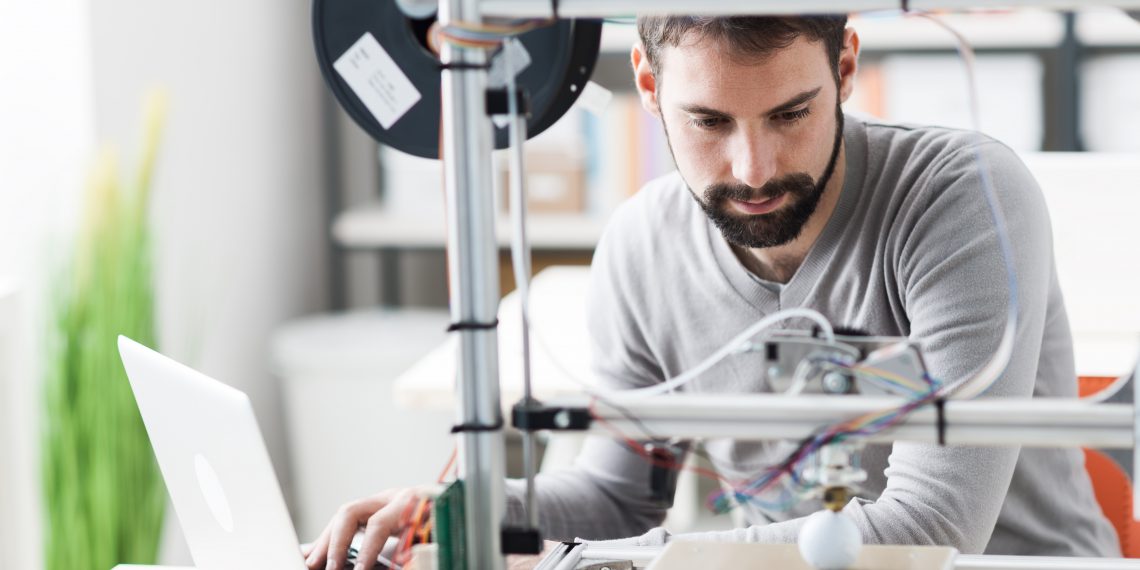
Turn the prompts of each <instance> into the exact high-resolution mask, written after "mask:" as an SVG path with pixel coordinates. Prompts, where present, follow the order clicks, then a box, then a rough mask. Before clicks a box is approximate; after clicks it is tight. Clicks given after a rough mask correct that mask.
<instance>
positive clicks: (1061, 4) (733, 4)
mask: <svg viewBox="0 0 1140 570" xmlns="http://www.w3.org/2000/svg"><path fill="white" fill-rule="evenodd" d="M553 5H554V3H553V2H544V1H541V0H481V2H480V8H481V11H482V13H483V14H484V15H485V16H498V17H513V18H548V17H550V16H551V15H552V6H553ZM1001 5H1002V7H1003V8H1019V7H1024V8H1045V9H1050V10H1076V9H1082V8H1091V7H1094V6H1111V7H1117V8H1130V9H1136V8H1140V0H1003V1H1002V2H1001ZM557 6H558V15H559V16H561V17H566V18H610V17H620V16H630V15H633V14H637V13H640V12H645V13H654V14H664V13H673V14H702V15H727V14H773V15H776V14H826V13H853V12H867V11H874V10H892V9H899V8H901V7H902V6H903V2H901V1H900V0H748V1H744V0H558V2H557ZM909 6H910V8H911V9H912V10H936V9H937V10H962V9H967V8H992V3H990V2H987V1H985V0H910V2H909Z"/></svg>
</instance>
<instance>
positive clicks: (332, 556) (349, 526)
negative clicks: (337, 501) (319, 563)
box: [325, 499, 383, 570]
mask: <svg viewBox="0 0 1140 570" xmlns="http://www.w3.org/2000/svg"><path fill="white" fill-rule="evenodd" d="M381 506H383V503H382V502H380V501H377V500H375V499H365V500H363V501H358V502H355V503H350V504H348V505H345V506H344V507H341V509H340V510H339V511H337V514H336V516H335V517H334V518H333V521H332V524H331V525H330V527H331V530H330V532H329V546H328V549H327V552H328V558H327V559H326V562H325V568H326V569H327V570H339V569H341V568H344V562H345V560H347V559H348V547H349V545H351V544H352V537H353V536H354V535H356V531H357V530H358V529H359V528H360V525H361V524H362V523H364V521H366V520H368V517H369V516H371V515H372V513H374V512H376V511H377V510H378V509H379V508H380V507H381Z"/></svg>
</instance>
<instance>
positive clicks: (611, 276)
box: [507, 197, 683, 540]
mask: <svg viewBox="0 0 1140 570" xmlns="http://www.w3.org/2000/svg"><path fill="white" fill-rule="evenodd" d="M637 203H638V201H637V198H636V197H635V198H634V199H633V200H631V201H629V202H626V203H625V204H624V205H623V206H622V207H621V208H619V209H618V211H617V212H615V213H614V215H613V218H612V219H611V221H610V224H609V225H608V226H607V230H606V232H605V234H604V235H603V236H602V239H601V240H600V242H599V245H598V248H597V250H596V252H595V255H594V259H593V263H592V264H591V271H590V287H589V291H588V298H589V302H588V311H589V313H588V315H587V325H588V328H589V334H590V338H591V348H592V364H591V368H592V371H593V372H594V376H595V381H596V382H597V384H598V385H599V386H600V387H602V388H603V389H629V388H636V387H640V386H648V385H650V384H656V383H660V382H662V381H663V377H662V372H661V369H660V367H659V366H658V365H657V360H656V359H655V358H654V356H653V355H652V354H651V351H650V349H649V348H648V344H647V342H646V340H645V338H644V337H643V336H642V334H641V330H644V329H643V328H642V327H641V326H639V325H638V322H639V316H638V315H636V314H634V313H633V312H632V311H633V310H634V309H633V308H632V307H634V306H635V305H636V304H635V303H631V302H629V299H630V298H631V296H633V295H638V294H639V293H638V290H639V288H640V287H641V286H642V285H641V283H643V282H644V281H643V279H644V277H645V269H644V267H645V266H644V265H643V264H641V263H640V260H638V259H637V257H639V256H638V254H637V253H636V252H637V251H639V250H640V248H639V247H638V246H637V242H636V240H638V239H643V237H644V235H645V234H644V232H642V231H640V228H639V224H640V223H641V221H640V214H639V213H638V210H637ZM638 443H639V444H643V443H645V442H638ZM679 459H680V460H683V457H682V458H679ZM650 475H651V468H650V466H649V464H648V463H647V462H646V461H645V460H644V459H643V458H642V457H641V456H639V455H638V454H636V453H634V452H633V451H632V450H631V449H630V447H629V445H628V443H627V442H623V441H619V440H616V439H613V438H607V437H592V436H591V437H588V438H587V440H586V443H585V445H584V448H583V450H582V452H581V453H580V454H579V456H578V458H577V460H576V462H575V465H574V466H573V467H572V468H569V469H564V470H561V471H557V472H552V473H543V474H540V475H538V476H537V477H536V481H535V494H536V502H537V503H538V511H539V523H540V527H541V530H542V531H543V534H544V536H545V537H546V538H548V539H552V540H574V539H576V538H581V539H616V538H620V537H628V536H631V535H638V534H641V533H644V532H646V531H647V530H649V529H651V528H653V527H654V526H655V525H658V524H661V522H662V521H663V520H664V519H665V515H666V512H667V508H668V505H665V504H662V503H661V502H660V501H655V500H653V499H652V498H651V492H650ZM525 489H526V487H525V481H523V480H510V481H508V482H507V507H508V509H507V511H508V512H507V517H508V520H509V521H511V522H513V523H516V524H517V523H521V522H522V521H523V520H525V509H524V506H523V503H524V497H525ZM669 502H671V501H669Z"/></svg>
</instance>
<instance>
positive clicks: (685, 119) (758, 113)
mask: <svg viewBox="0 0 1140 570" xmlns="http://www.w3.org/2000/svg"><path fill="white" fill-rule="evenodd" d="M660 69H661V71H660V73H659V77H658V78H657V81H656V87H657V102H658V106H659V110H660V115H661V119H662V124H663V125H664V127H665V132H666V137H667V139H668V141H669V147H670V150H671V151H672V153H673V158H674V160H675V161H676V163H677V168H678V170H679V171H680V173H681V176H682V178H684V180H685V182H686V183H687V184H688V186H689V190H690V192H692V193H693V197H694V198H696V200H697V202H698V203H700V205H701V207H702V208H703V209H704V211H705V213H706V214H707V215H708V216H709V218H710V219H711V220H712V221H713V222H714V223H715V224H716V226H717V227H718V228H719V229H720V231H721V232H722V233H723V234H724V237H725V239H727V240H728V241H729V242H730V243H733V244H735V245H738V246H741V247H749V248H766V247H775V246H780V245H784V244H786V243H789V242H791V241H793V240H795V239H796V238H797V237H798V236H799V235H800V232H801V231H802V230H803V227H804V225H805V224H806V223H807V221H808V219H810V218H811V216H812V214H813V213H814V212H815V209H816V206H817V205H818V204H819V201H820V198H821V196H822V195H823V191H824V188H825V187H826V185H827V182H828V181H829V179H830V178H831V174H832V171H833V169H834V167H835V162H836V160H837V158H838V155H839V149H840V142H841V140H842V130H843V129H842V123H843V114H842V111H841V110H840V108H839V95H838V86H837V85H836V79H835V75H834V74H833V72H832V70H831V66H830V64H829V63H828V59H827V55H826V54H825V53H824V47H823V44H822V42H811V41H808V40H806V39H804V38H803V37H800V38H798V39H797V40H796V41H795V42H794V43H793V44H792V45H791V46H789V47H787V48H785V49H781V50H777V51H775V52H773V53H772V54H771V55H770V56H767V57H765V58H763V59H755V58H751V59H745V58H738V57H732V56H730V55H728V53H727V52H726V51H725V50H724V49H722V48H721V46H719V45H718V44H717V43H715V42H714V41H710V40H700V41H697V42H687V43H683V44H682V45H681V46H679V47H666V48H664V49H663V50H662V51H661V60H660Z"/></svg>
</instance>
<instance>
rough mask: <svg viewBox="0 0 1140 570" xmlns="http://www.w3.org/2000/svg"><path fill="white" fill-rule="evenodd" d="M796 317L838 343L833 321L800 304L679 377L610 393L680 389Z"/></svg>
mask: <svg viewBox="0 0 1140 570" xmlns="http://www.w3.org/2000/svg"><path fill="white" fill-rule="evenodd" d="M795 318H803V319H810V320H812V321H815V323H816V324H817V325H819V328H820V330H821V331H822V332H823V336H824V339H826V340H827V342H828V343H830V344H835V331H834V330H833V329H832V328H831V323H829V322H827V319H826V318H825V317H824V316H823V315H821V314H820V313H819V312H818V311H814V310H812V309H805V308H799V307H797V308H794V309H784V310H783V311H778V312H775V313H772V314H771V315H768V316H766V317H764V318H762V319H760V320H759V321H757V322H756V324H754V325H752V326H750V327H748V328H747V329H744V332H742V333H740V334H738V335H736V337H734V338H733V339H732V340H730V341H728V342H726V343H725V344H724V346H722V347H721V348H720V350H718V351H716V352H714V353H713V354H712V356H709V357H708V358H706V359H705V360H704V361H703V362H701V363H700V364H697V365H696V366H694V367H692V368H690V369H689V370H686V371H685V372H684V373H682V374H680V375H678V376H674V377H673V378H670V379H668V380H666V381H664V382H662V383H660V384H654V385H652V386H646V387H644V388H634V389H632V390H613V391H611V392H613V393H621V394H626V395H634V396H656V395H658V394H664V393H666V392H672V391H673V390H676V389H677V388H680V387H681V386H684V385H685V384H688V383H689V382H692V381H693V380H695V379H696V378H697V377H698V376H700V375H701V374H704V373H705V372H708V371H709V369H711V368H712V367H713V366H715V365H716V364H717V363H718V362H720V361H721V360H724V359H725V357H727V356H728V355H730V354H732V353H734V352H736V351H738V350H740V348H741V347H743V346H745V344H744V343H745V342H747V341H749V340H751V339H752V337H754V336H756V335H757V334H759V333H760V332H761V331H763V330H764V329H767V328H769V327H771V326H772V325H774V324H776V323H778V322H780V321H786V320H788V319H795ZM603 393H604V392H603Z"/></svg>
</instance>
